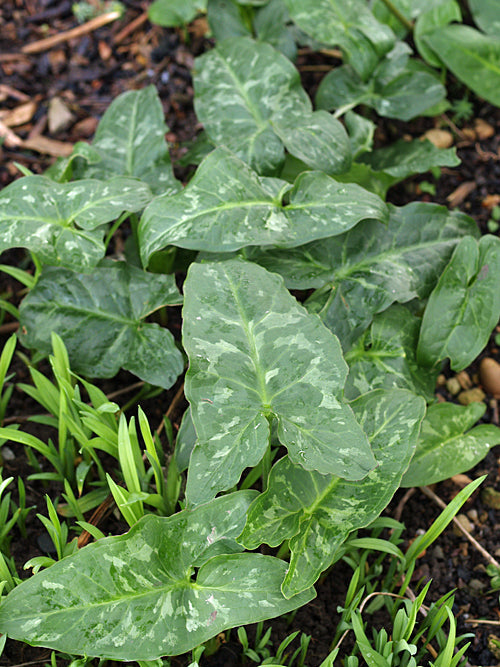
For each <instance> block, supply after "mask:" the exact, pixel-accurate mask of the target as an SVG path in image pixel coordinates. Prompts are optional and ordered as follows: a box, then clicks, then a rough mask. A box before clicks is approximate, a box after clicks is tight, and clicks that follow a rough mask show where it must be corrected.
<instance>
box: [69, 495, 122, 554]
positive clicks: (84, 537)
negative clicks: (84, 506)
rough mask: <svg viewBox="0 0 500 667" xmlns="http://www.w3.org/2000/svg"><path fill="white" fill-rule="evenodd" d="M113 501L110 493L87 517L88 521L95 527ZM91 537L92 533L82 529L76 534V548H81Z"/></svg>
mask: <svg viewBox="0 0 500 667" xmlns="http://www.w3.org/2000/svg"><path fill="white" fill-rule="evenodd" d="M114 502H115V501H114V498H113V496H112V494H111V493H110V494H109V496H108V497H107V498H106V499H105V500H103V502H102V503H101V504H100V505H99V507H98V508H97V509H96V510H95V511H94V513H93V514H92V516H91V517H90V519H89V523H91V524H92V525H93V526H96V527H97V525H98V524H99V523H100V522H101V521H102V520H103V519H104V518H105V517H106V516H107V515H108V514H109V513H110V512H111V510H112V509H113V503H114ZM91 537H92V535H91V534H90V533H89V532H88V531H87V530H83V531H82V532H81V533H80V535H79V536H78V540H77V543H76V544H77V546H78V548H79V549H81V547H84V546H85V545H86V544H88V542H89V541H90V538H91Z"/></svg>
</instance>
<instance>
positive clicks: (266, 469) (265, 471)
mask: <svg viewBox="0 0 500 667" xmlns="http://www.w3.org/2000/svg"><path fill="white" fill-rule="evenodd" d="M272 464H273V459H272V456H271V443H270V442H269V443H268V445H267V449H266V453H265V454H264V458H263V459H262V491H266V490H267V481H268V479H269V473H270V472H271V466H272Z"/></svg>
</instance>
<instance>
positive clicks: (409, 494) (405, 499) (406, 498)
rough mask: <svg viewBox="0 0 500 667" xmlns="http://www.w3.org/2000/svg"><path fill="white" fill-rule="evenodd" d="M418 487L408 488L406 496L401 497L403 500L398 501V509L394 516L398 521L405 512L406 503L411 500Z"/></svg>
mask: <svg viewBox="0 0 500 667" xmlns="http://www.w3.org/2000/svg"><path fill="white" fill-rule="evenodd" d="M416 490H417V489H416V488H415V487H412V488H411V489H408V491H407V492H406V493H405V494H404V496H403V497H402V498H401V500H400V501H399V503H398V506H397V507H396V511H395V512H394V518H395V519H396V521H400V520H401V515H402V514H403V509H404V506H405V505H406V503H407V502H408V501H409V500H410V498H411V497H412V496H413V494H414V493H415V491H416Z"/></svg>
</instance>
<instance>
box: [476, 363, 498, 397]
mask: <svg viewBox="0 0 500 667" xmlns="http://www.w3.org/2000/svg"><path fill="white" fill-rule="evenodd" d="M479 378H480V380H481V384H482V385H483V387H484V389H485V391H486V392H488V394H491V395H492V396H493V397H494V398H500V364H499V363H498V361H495V359H491V358H490V357H485V358H484V359H482V360H481V364H480V365H479Z"/></svg>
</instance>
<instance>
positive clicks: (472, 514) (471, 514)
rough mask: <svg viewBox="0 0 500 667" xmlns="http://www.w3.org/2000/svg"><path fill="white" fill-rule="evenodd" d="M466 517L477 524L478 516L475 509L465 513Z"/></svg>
mask: <svg viewBox="0 0 500 667" xmlns="http://www.w3.org/2000/svg"><path fill="white" fill-rule="evenodd" d="M467 516H468V517H469V519H470V520H471V521H472V523H477V521H478V514H477V510H476V509H471V510H469V511H468V512H467Z"/></svg>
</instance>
